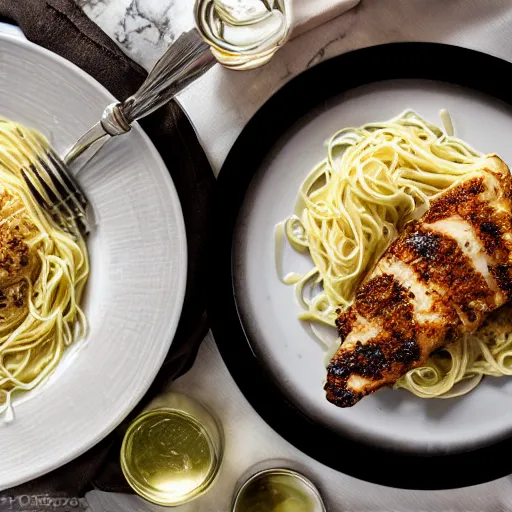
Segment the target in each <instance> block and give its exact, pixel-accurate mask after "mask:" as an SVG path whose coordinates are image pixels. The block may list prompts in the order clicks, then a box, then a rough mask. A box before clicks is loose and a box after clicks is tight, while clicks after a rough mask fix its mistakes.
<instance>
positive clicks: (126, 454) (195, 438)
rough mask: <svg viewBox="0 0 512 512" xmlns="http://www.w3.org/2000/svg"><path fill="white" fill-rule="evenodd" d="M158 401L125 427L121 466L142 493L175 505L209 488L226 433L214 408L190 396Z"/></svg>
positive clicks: (132, 483)
mask: <svg viewBox="0 0 512 512" xmlns="http://www.w3.org/2000/svg"><path fill="white" fill-rule="evenodd" d="M158 400H159V402H158V403H157V404H156V405H157V406H156V407H155V408H154V409H150V410H146V412H143V413H142V414H141V415H140V416H139V417H138V418H136V420H135V421H134V422H133V423H132V425H130V427H129V429H128V431H127V432H126V435H125V438H124V441H123V446H122V448H121V467H122V469H123V473H124V475H125V477H126V479H127V480H128V483H129V484H130V485H131V487H132V488H133V489H134V490H135V491H136V492H137V493H138V494H139V495H140V496H142V497H143V498H145V499H147V500H148V501H151V502H153V503H157V504H159V505H166V506H174V505H179V504H182V503H185V502H187V501H190V500H191V499H193V498H196V497H198V496H200V495H201V494H203V493H204V492H205V491H206V490H207V489H208V488H209V487H210V485H211V484H212V482H213V480H214V479H215V476H216V475H217V473H218V470H219V466H220V462H221V457H222V435H221V432H220V427H219V426H218V424H217V422H216V421H215V420H214V418H213V417H212V416H211V415H210V413H208V412H207V411H206V409H204V408H203V407H202V406H201V405H199V404H198V403H197V402H195V401H193V400H192V399H190V398H188V397H185V396H183V395H178V394H174V393H173V394H170V395H167V396H166V397H165V396H164V397H163V398H162V399H158ZM152 405H155V404H152Z"/></svg>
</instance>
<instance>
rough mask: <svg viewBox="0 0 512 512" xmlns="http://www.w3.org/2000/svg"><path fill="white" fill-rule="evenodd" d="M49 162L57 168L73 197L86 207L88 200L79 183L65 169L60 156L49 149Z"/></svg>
mask: <svg viewBox="0 0 512 512" xmlns="http://www.w3.org/2000/svg"><path fill="white" fill-rule="evenodd" d="M47 155H48V158H49V160H50V162H51V163H52V164H53V166H54V168H55V169H56V170H57V172H58V175H59V177H60V179H61V180H62V182H63V183H64V185H65V186H66V187H67V188H68V190H69V191H70V193H72V195H73V196H74V197H75V199H76V200H77V201H78V202H79V203H80V206H81V207H82V208H83V210H84V211H85V209H86V208H87V205H88V201H87V199H86V198H85V194H84V193H83V192H82V190H81V188H80V185H79V184H78V183H77V181H76V180H75V179H74V178H73V176H72V174H71V173H70V172H69V171H68V170H67V167H66V165H65V164H64V163H63V161H62V160H61V159H60V157H59V156H58V155H57V154H56V153H55V152H54V151H53V150H52V149H50V150H49V151H48V153H47Z"/></svg>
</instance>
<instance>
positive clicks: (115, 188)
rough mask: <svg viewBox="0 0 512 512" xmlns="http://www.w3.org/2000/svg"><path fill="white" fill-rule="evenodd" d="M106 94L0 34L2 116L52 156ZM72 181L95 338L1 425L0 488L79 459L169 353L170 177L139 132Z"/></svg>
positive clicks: (181, 264) (177, 288)
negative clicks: (80, 209) (83, 206)
mask: <svg viewBox="0 0 512 512" xmlns="http://www.w3.org/2000/svg"><path fill="white" fill-rule="evenodd" d="M113 100H114V98H113V97H112V95H111V94H110V93H109V92H108V91H107V90H106V89H104V88H103V87H102V86H101V85H99V84H98V83H97V82H96V81H95V80H93V79H92V78H91V77H90V76H89V75H87V74H86V73H84V72H83V71H81V70H80V69H78V68H77V67H76V66H74V65H73V64H71V63H69V62H68V61H66V60H64V59H62V58H60V57H58V56H56V55H54V54H52V53H51V52H48V51H46V50H44V49H42V48H40V47H38V46H35V45H33V44H31V43H28V42H26V41H23V40H21V39H18V38H16V37H11V36H6V35H3V36H2V35H0V115H2V116H5V117H8V118H11V119H13V120H17V121H20V122H22V123H25V124H26V125H28V126H32V127H34V128H37V129H39V130H40V131H42V132H43V133H44V134H45V135H46V136H47V137H49V138H50V140H51V141H52V142H53V143H54V145H55V147H56V148H57V150H61V151H62V150H63V149H65V148H66V147H69V146H70V145H71V144H72V143H73V142H74V141H75V140H76V138H77V137H78V136H80V135H81V134H82V133H83V132H84V131H85V130H86V129H88V128H89V127H90V126H92V125H93V124H94V123H95V122H97V120H98V119H99V118H100V116H101V113H102V111H103V109H104V107H105V106H106V105H107V104H109V103H110V102H112V101H113ZM80 182H81V183H82V185H83V188H84V191H85V192H86V194H87V196H88V197H89V199H90V200H91V202H92V203H93V205H94V208H95V209H96V211H97V213H98V217H99V227H98V229H97V231H96V232H95V233H94V234H93V235H92V236H91V238H90V240H89V244H88V245H89V251H90V256H91V277H90V280H89V284H88V289H87V296H86V300H85V311H86V314H87V317H88V319H89V322H90V326H91V331H90V334H89V336H88V338H87V340H85V341H84V342H81V343H78V344H77V345H76V346H74V347H73V348H72V349H70V350H69V352H68V353H67V354H66V357H65V359H64V360H63V361H62V362H61V364H60V366H59V368H58V369H57V372H56V373H55V374H54V375H53V376H52V377H51V378H50V379H49V380H48V381H47V382H46V383H45V384H44V385H43V386H41V387H40V388H38V389H37V390H35V391H34V392H31V393H29V394H27V395H24V396H23V397H21V398H20V399H19V400H16V401H15V402H14V408H15V420H14V421H13V422H12V423H10V424H4V425H2V426H0V454H1V456H2V463H1V464H0V490H2V489H6V488H8V487H11V486H13V485H16V484H20V483H23V482H25V481H27V480H30V479H32V478H34V477H37V476H39V475H41V474H43V473H46V472H48V471H50V470H52V469H54V468H56V467H58V466H60V465H62V464H64V463H66V462H68V461H70V460H71V459H73V458H75V457H77V456H78V455H80V454H81V453H83V452H84V451H86V450H87V449H88V448H90V447H92V446H93V445H94V444H96V443H97V442H98V441H100V440H101V439H102V438H103V437H104V436H106V435H107V434H108V433H109V432H110V431H112V430H113V429H114V428H115V427H116V426H117V425H118V424H119V423H120V422H121V421H122V420H123V418H124V417H125V416H126V415H127V414H128V413H129V412H130V410H131V409H133V407H134V406H135V405H136V404H137V402H138V401H139V400H140V399H141V398H142V396H143V394H144V393H145V391H146V390H147V389H148V387H149V385H150V384H151V382H152V381H153V378H154V377H155V375H156V373H157V371H158V369H159V368H160V366H161V364H162V362H163V360H164V358H165V355H166V354H167V352H168V350H169V347H170V344H171V341H172V338H173V336H174V333H175V331H176V327H177V324H178V319H179V316H180V312H181V308H182V304H183V298H184V294H185V282H186V237H185V228H184V223H183V217H182V213H181V206H180V203H179V199H178V196H177V194H176V190H175V188H174V185H173V182H172V180H171V177H170V175H169V173H168V171H167V169H166V167H165V165H164V163H163V161H162V159H161V158H160V156H159V154H158V153H157V151H156V150H155V148H154V147H153V145H152V143H151V141H150V140H149V139H148V137H147V136H146V135H145V134H144V132H143V131H142V129H140V127H138V126H135V127H134V128H133V130H132V131H131V132H130V133H128V134H126V135H123V136H122V137H119V139H117V140H113V141H111V142H110V143H109V145H108V146H106V147H105V148H104V149H103V151H102V153H101V154H100V155H99V158H98V160H97V161H95V163H93V164H92V165H91V168H90V169H88V170H86V171H85V172H83V173H82V174H81V175H80Z"/></svg>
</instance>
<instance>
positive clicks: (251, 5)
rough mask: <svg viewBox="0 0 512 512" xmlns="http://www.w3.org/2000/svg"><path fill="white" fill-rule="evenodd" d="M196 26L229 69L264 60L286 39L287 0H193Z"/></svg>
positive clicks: (288, 30) (261, 63)
mask: <svg viewBox="0 0 512 512" xmlns="http://www.w3.org/2000/svg"><path fill="white" fill-rule="evenodd" d="M194 13H195V21H196V27H197V29H198V30H199V32H200V33H201V35H202V37H203V39H204V40H205V41H206V42H207V43H208V44H209V45H210V47H211V50H212V53H213V55H214V56H215V58H216V59H217V60H218V61H219V62H220V63H221V64H223V65H224V66H226V67H227V68H230V69H252V68H256V67H258V66H261V65H263V64H265V63H266V62H268V61H269V60H270V59H271V58H272V56H273V55H274V53H275V52H276V51H277V50H278V49H279V48H280V47H281V46H283V44H284V43H285V42H286V41H287V40H288V37H289V34H290V24H291V0H196V3H195V11H194Z"/></svg>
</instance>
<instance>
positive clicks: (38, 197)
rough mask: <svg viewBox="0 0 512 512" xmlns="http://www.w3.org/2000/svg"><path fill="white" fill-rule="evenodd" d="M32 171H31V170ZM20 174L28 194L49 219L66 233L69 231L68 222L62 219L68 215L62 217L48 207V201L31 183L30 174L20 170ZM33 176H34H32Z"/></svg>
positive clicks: (59, 212) (59, 213) (60, 213)
mask: <svg viewBox="0 0 512 512" xmlns="http://www.w3.org/2000/svg"><path fill="white" fill-rule="evenodd" d="M31 170H32V169H31ZM21 173H22V176H23V179H24V180H25V183H26V185H27V187H28V189H29V191H30V193H31V194H32V195H33V197H34V199H35V200H36V201H37V202H38V203H39V205H40V206H41V207H42V208H43V209H44V210H45V211H46V212H48V214H49V215H50V216H51V218H52V219H53V220H54V221H55V222H57V224H58V225H59V226H60V227H61V228H62V229H65V230H66V231H70V227H71V228H72V226H70V225H69V224H68V222H66V221H65V220H64V219H65V218H66V217H69V216H68V215H66V216H64V215H63V214H62V212H61V211H55V208H53V207H52V206H50V204H49V203H48V201H47V200H46V199H45V198H44V197H43V195H42V194H41V192H39V190H38V188H37V187H36V186H35V185H34V184H33V183H32V180H31V178H30V173H28V172H27V171H26V170H25V169H21ZM33 175H34V174H33ZM38 182H39V179H38Z"/></svg>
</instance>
